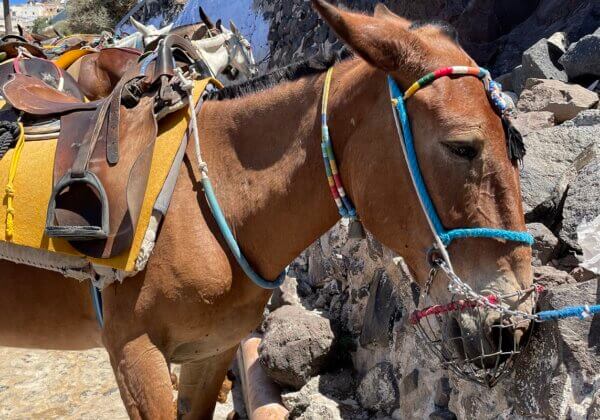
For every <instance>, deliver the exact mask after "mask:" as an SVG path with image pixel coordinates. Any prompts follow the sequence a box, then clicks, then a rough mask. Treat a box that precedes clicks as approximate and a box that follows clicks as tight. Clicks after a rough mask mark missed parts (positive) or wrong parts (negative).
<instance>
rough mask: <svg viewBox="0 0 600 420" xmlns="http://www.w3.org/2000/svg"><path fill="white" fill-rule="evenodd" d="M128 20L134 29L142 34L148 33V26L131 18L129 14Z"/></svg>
mask: <svg viewBox="0 0 600 420" xmlns="http://www.w3.org/2000/svg"><path fill="white" fill-rule="evenodd" d="M129 22H130V23H131V24H132V25H133V27H134V28H135V29H137V31H138V32H139V33H141V34H142V35H143V36H148V34H149V33H150V31H149V30H148V28H147V27H146V26H145V25H144V24H143V23H141V22H138V21H137V20H135V19H134V18H133V16H131V17H130V18H129Z"/></svg>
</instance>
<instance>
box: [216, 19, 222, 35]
mask: <svg viewBox="0 0 600 420" xmlns="http://www.w3.org/2000/svg"><path fill="white" fill-rule="evenodd" d="M215 26H216V27H217V29H218V30H219V31H221V32H223V21H222V20H221V19H217V23H216V24H215Z"/></svg>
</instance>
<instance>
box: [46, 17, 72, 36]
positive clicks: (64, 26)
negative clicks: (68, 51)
mask: <svg viewBox="0 0 600 420" xmlns="http://www.w3.org/2000/svg"><path fill="white" fill-rule="evenodd" d="M54 29H56V30H57V32H58V33H59V34H61V35H64V36H67V35H71V34H72V33H73V31H72V30H71V25H70V23H69V21H68V20H61V21H60V22H56V23H55V24H54ZM51 36H54V35H51Z"/></svg>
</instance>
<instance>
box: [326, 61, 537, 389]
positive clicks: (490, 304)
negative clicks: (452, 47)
mask: <svg viewBox="0 0 600 420" xmlns="http://www.w3.org/2000/svg"><path fill="white" fill-rule="evenodd" d="M332 74H333V67H332V68H330V69H329V70H328V71H327V75H326V77H325V83H324V88H323V104H322V110H321V128H322V130H321V131H322V150H323V160H324V163H325V172H326V174H327V178H328V181H329V186H330V189H331V193H332V196H333V198H334V201H335V203H336V205H337V207H338V211H339V213H340V216H341V217H348V218H350V219H351V220H356V219H358V215H357V212H356V209H355V207H354V206H353V205H352V202H351V200H350V198H349V197H348V196H347V195H346V193H345V191H344V188H343V185H342V181H341V178H340V176H339V173H338V169H337V164H336V161H335V156H334V153H333V145H332V143H331V136H330V133H329V128H328V126H327V102H328V97H329V88H330V84H331V78H332ZM446 76H452V77H466V76H471V77H477V78H478V79H480V80H481V81H482V83H483V86H484V88H485V89H486V92H487V93H488V97H489V99H490V101H491V102H492V104H493V105H494V107H495V109H496V110H497V111H498V113H499V114H500V116H501V117H502V118H503V119H504V118H508V116H509V113H511V112H512V107H511V104H512V101H511V100H510V98H508V97H507V96H505V95H504V94H503V93H502V90H501V86H500V85H499V84H498V83H495V82H494V81H493V80H492V79H491V76H490V73H489V72H488V71H487V70H485V69H483V68H477V67H465V66H453V67H445V68H441V69H439V70H436V71H434V72H432V73H429V74H427V75H425V76H424V77H422V78H420V79H419V80H417V81H416V82H415V83H413V84H412V85H411V86H410V87H409V88H408V89H407V90H406V91H405V92H404V94H402V93H401V91H400V88H399V86H398V84H397V83H396V82H395V80H394V79H393V78H392V77H391V76H389V75H388V76H387V83H388V88H389V92H390V97H391V104H392V110H393V115H394V121H395V125H396V130H397V133H398V137H399V139H400V145H401V147H402V152H403V155H404V159H405V161H406V164H407V167H408V170H409V174H410V178H411V181H412V184H413V186H414V189H415V191H416V193H417V197H418V199H419V203H420V206H421V209H422V211H423V213H424V215H425V218H426V220H427V224H428V226H429V229H430V230H431V233H432V235H433V238H434V241H433V244H432V246H431V248H430V250H429V252H428V253H427V260H428V262H429V264H430V266H431V270H430V273H429V278H428V280H427V283H426V285H425V294H426V295H427V294H429V290H430V288H431V285H432V282H433V281H434V279H435V277H436V274H437V273H438V272H439V271H442V272H444V273H445V274H446V276H447V278H448V290H449V291H450V292H451V293H452V295H453V296H458V297H461V298H460V299H457V300H454V298H453V301H452V302H450V303H449V304H446V305H435V306H432V307H428V308H425V309H424V310H420V311H415V312H414V313H413V314H412V315H411V317H410V322H411V324H412V325H413V326H415V328H416V330H417V332H418V334H419V335H420V336H421V338H422V339H424V341H425V342H426V343H427V344H428V346H429V348H430V349H431V350H432V351H433V353H434V354H435V355H437V356H438V358H439V359H440V361H441V362H442V364H443V366H445V367H448V368H451V369H453V370H454V371H455V372H457V373H459V374H460V375H462V376H464V377H466V378H467V379H470V380H472V381H475V382H478V383H481V384H487V385H488V386H493V385H494V384H495V383H496V382H497V380H498V379H499V378H500V377H501V376H502V375H504V374H505V373H506V372H507V371H508V368H509V366H512V362H513V356H515V355H517V354H519V353H520V349H519V348H516V345H515V344H514V342H513V349H509V350H506V351H505V350H504V349H503V348H502V338H500V343H499V345H498V348H499V349H498V350H496V351H494V352H492V353H491V354H486V353H485V351H483V345H481V346H480V348H481V350H482V355H479V356H476V357H466V358H464V359H461V357H460V356H458V357H457V356H456V344H457V343H458V344H459V345H462V346H463V349H464V348H465V342H464V340H465V339H464V338H463V337H462V336H461V335H459V336H458V337H449V336H444V335H443V334H442V335H439V334H437V330H436V329H435V328H434V327H433V326H432V324H431V322H430V321H429V318H428V317H430V316H438V320H440V319H441V318H440V315H441V314H447V313H449V312H453V311H471V313H472V314H476V316H479V320H480V323H479V326H480V333H481V334H483V330H482V329H481V328H482V327H481V325H482V322H481V313H480V311H479V309H480V308H485V309H487V310H493V311H496V312H498V313H499V314H500V316H501V318H502V324H501V325H500V326H496V327H497V328H498V329H499V331H500V332H499V336H500V337H502V335H503V334H504V332H505V331H514V327H516V326H517V325H519V322H523V321H529V320H537V317H536V315H535V314H530V313H527V312H524V311H519V310H513V309H511V308H510V307H509V305H507V304H505V303H503V299H505V298H509V297H514V296H518V297H519V298H521V297H522V295H528V294H529V295H531V296H533V297H534V298H536V297H537V295H538V293H539V292H540V289H539V288H538V286H532V287H530V288H528V289H526V290H519V291H515V292H513V293H510V294H506V295H498V294H494V293H493V292H492V293H490V294H488V295H485V296H484V295H482V294H480V293H478V292H476V291H474V290H473V289H472V288H471V286H469V285H468V284H467V283H465V282H463V281H462V280H461V279H460V277H459V276H458V275H457V274H456V273H455V272H454V269H453V267H452V262H451V259H450V255H449V253H448V250H447V247H448V246H449V245H450V243H452V242H453V241H454V240H456V239H462V238H482V239H483V238H486V239H497V240H502V241H509V242H516V243H520V244H523V245H526V246H531V245H532V244H533V237H532V235H531V234H529V233H528V232H522V231H515V230H507V229H499V228H493V227H465V228H458V229H446V228H445V227H444V225H443V223H442V222H441V219H440V217H439V215H438V213H437V211H436V208H435V205H434V204H433V201H432V200H431V197H430V195H429V192H428V190H427V187H426V185H425V181H424V179H423V175H422V172H421V169H420V167H419V163H418V158H417V153H416V150H415V147H414V139H413V135H412V130H411V127H410V122H409V118H408V113H407V111H406V106H405V101H406V100H408V99H409V98H410V97H412V96H413V95H414V94H415V93H416V92H417V91H418V90H419V89H421V88H423V87H425V86H427V85H428V84H431V83H432V82H433V81H435V80H436V79H439V78H442V77H446ZM509 317H516V318H517V319H518V320H519V321H515V322H510V321H506V320H507V319H509ZM422 320H425V321H426V322H427V325H426V326H425V327H423V326H422V325H421V321H422ZM508 328H512V329H508ZM503 329H506V330H503ZM472 339H473V338H471V340H472ZM479 339H480V340H482V339H483V338H482V336H481V335H480V337H479ZM465 353H466V352H465ZM490 360H491V363H493V364H495V366H494V368H493V369H488V368H487V366H486V363H489V362H490ZM477 364H479V367H480V369H477V368H474V367H473V365H477Z"/></svg>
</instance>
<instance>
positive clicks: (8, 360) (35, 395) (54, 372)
mask: <svg viewBox="0 0 600 420" xmlns="http://www.w3.org/2000/svg"><path fill="white" fill-rule="evenodd" d="M229 400H230V401H231V394H230V395H229ZM230 401H228V402H229V404H217V411H216V412H215V417H214V419H215V420H217V419H218V420H224V419H225V418H226V416H227V413H229V412H230V411H231V410H232V408H233V405H232V404H231V402H230ZM55 418H60V419H94V420H96V419H98V420H105V419H106V420H109V419H110V420H121V419H127V418H128V417H127V414H126V412H125V409H124V408H123V404H122V402H121V397H120V396H119V390H118V388H117V384H116V383H115V380H114V378H113V373H112V369H111V367H110V363H109V361H108V355H107V354H106V352H105V351H104V349H94V350H86V351H76V352H75V351H73V352H63V351H46V350H27V349H15V348H7V347H0V419H11V420H14V419H44V420H45V419H55Z"/></svg>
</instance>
